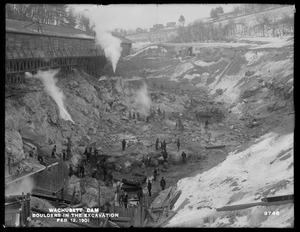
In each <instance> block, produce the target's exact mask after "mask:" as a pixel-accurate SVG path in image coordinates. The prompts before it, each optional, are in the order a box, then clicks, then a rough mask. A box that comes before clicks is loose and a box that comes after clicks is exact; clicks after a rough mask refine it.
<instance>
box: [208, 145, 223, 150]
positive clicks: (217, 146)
mask: <svg viewBox="0 0 300 232" xmlns="http://www.w3.org/2000/svg"><path fill="white" fill-rule="evenodd" d="M224 147H225V145H216V146H206V147H205V148H206V149H220V148H224Z"/></svg>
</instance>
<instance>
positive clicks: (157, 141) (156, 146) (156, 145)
mask: <svg viewBox="0 0 300 232" xmlns="http://www.w3.org/2000/svg"><path fill="white" fill-rule="evenodd" d="M158 145H159V139H158V138H157V139H156V142H155V150H156V151H158Z"/></svg>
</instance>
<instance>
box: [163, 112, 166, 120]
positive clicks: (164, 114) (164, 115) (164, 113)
mask: <svg viewBox="0 0 300 232" xmlns="http://www.w3.org/2000/svg"><path fill="white" fill-rule="evenodd" d="M165 118H166V111H165V110H164V111H163V119H165Z"/></svg>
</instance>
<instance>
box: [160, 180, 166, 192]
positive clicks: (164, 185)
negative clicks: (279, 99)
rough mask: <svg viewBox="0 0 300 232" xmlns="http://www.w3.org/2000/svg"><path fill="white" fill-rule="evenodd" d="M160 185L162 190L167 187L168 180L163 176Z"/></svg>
mask: <svg viewBox="0 0 300 232" xmlns="http://www.w3.org/2000/svg"><path fill="white" fill-rule="evenodd" d="M160 186H161V189H162V190H165V187H166V181H165V179H164V177H161V180H160Z"/></svg>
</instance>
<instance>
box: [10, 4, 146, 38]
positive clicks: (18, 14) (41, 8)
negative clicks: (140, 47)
mask: <svg viewBox="0 0 300 232" xmlns="http://www.w3.org/2000/svg"><path fill="white" fill-rule="evenodd" d="M5 14H6V15H5V16H6V18H8V19H15V20H22V21H29V22H39V23H44V24H51V25H58V26H67V27H71V28H77V29H81V30H83V31H86V32H87V33H88V34H93V33H94V32H93V26H92V25H91V23H90V20H89V19H88V18H87V17H85V16H84V15H83V14H80V13H76V12H75V10H74V8H72V6H68V5H67V4H6V5H5ZM144 32H148V30H147V29H142V28H140V27H138V28H136V29H135V30H131V29H130V30H125V29H120V28H117V29H114V30H113V31H112V34H113V35H119V36H128V35H132V34H137V33H144Z"/></svg>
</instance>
